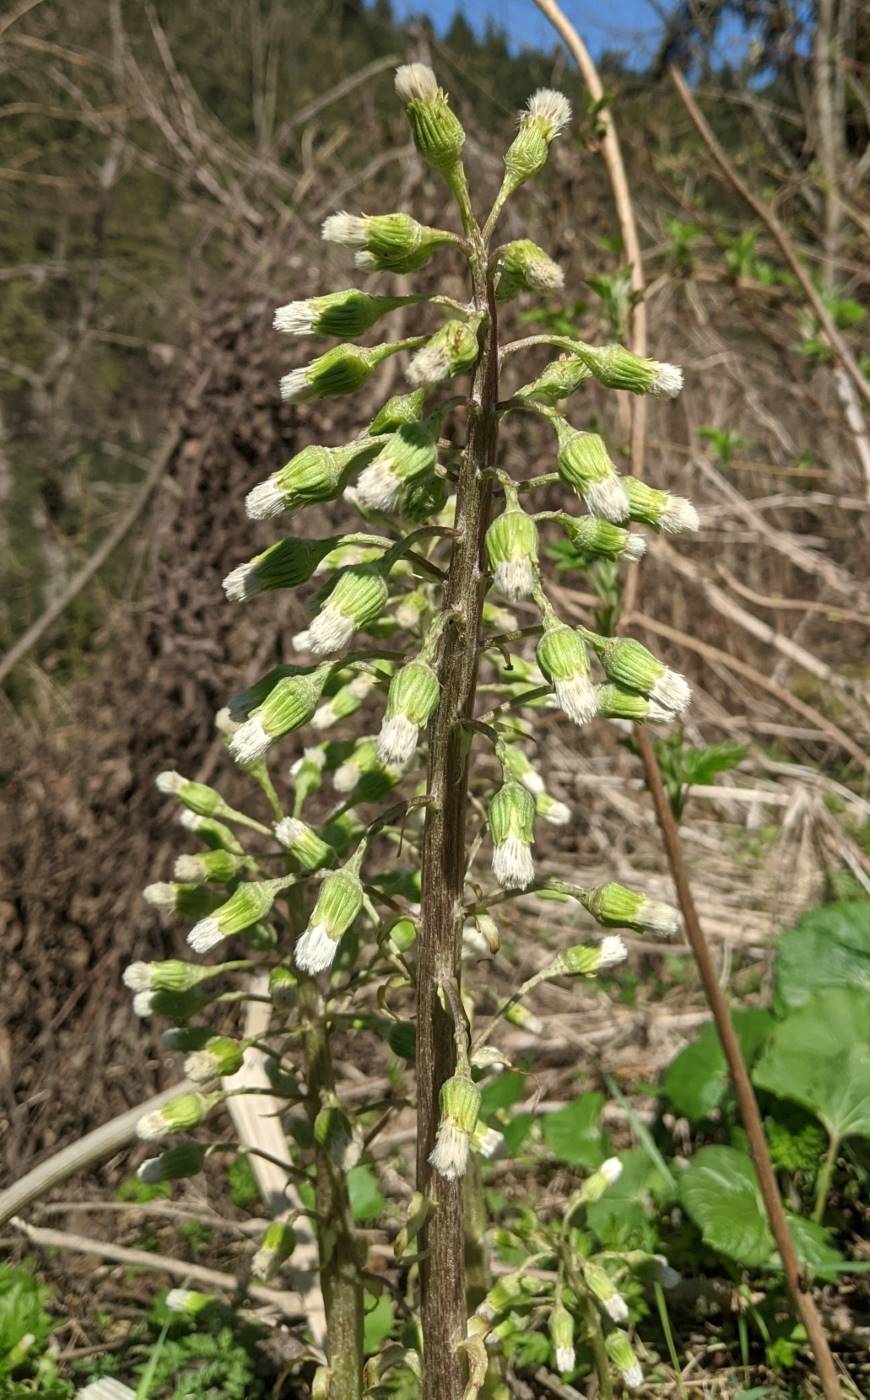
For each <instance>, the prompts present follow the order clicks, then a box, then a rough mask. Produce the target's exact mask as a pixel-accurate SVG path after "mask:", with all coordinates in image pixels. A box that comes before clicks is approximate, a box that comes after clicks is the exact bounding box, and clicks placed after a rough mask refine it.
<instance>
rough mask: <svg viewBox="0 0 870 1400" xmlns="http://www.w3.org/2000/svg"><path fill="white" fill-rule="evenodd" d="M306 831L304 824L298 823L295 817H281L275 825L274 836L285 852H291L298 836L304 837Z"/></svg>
mask: <svg viewBox="0 0 870 1400" xmlns="http://www.w3.org/2000/svg"><path fill="white" fill-rule="evenodd" d="M307 830H308V828H307V826H306V825H305V823H304V822H301V821H299V819H298V818H297V817H282V818H281V820H280V821H279V822H276V823H275V836H276V837H277V839H278V840H279V841H280V843H281V845H282V846H283V847H284V849H285V850H286V851H291V850H292V849H293V847H294V846H295V844H296V842H297V841H298V840H299V838H300V836H304V835H305V833H306V831H307Z"/></svg>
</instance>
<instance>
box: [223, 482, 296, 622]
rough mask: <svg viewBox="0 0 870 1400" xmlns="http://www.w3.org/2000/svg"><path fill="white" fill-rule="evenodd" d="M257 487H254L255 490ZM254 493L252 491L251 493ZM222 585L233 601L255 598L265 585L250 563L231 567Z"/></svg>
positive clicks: (243, 601) (240, 601)
mask: <svg viewBox="0 0 870 1400" xmlns="http://www.w3.org/2000/svg"><path fill="white" fill-rule="evenodd" d="M257 489H258V488H257V487H255V488H254V490H257ZM253 494H254V492H253V491H252V492H251V495H253ZM282 500H283V497H282ZM222 586H223V590H224V593H225V594H226V595H227V597H228V598H229V600H230V602H231V603H245V602H247V600H248V599H249V598H255V597H256V595H257V594H258V593H261V592H262V591H263V585H262V583H261V582H260V579H259V578H258V577H257V573H256V570H254V569H252V568H251V565H250V564H239V565H238V566H237V567H236V568H235V569H231V570H230V572H229V573H228V574H227V576H226V578H225V579H224V581H223V585H222Z"/></svg>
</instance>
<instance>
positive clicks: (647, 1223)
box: [586, 1147, 672, 1253]
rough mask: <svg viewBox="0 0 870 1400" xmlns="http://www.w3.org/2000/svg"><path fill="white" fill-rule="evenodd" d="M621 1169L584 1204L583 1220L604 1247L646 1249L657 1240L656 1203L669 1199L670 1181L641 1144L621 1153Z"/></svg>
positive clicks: (652, 1246) (649, 1249)
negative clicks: (601, 1189)
mask: <svg viewBox="0 0 870 1400" xmlns="http://www.w3.org/2000/svg"><path fill="white" fill-rule="evenodd" d="M619 1160H620V1162H621V1163H622V1172H621V1174H620V1176H619V1179H618V1180H617V1181H614V1183H613V1185H612V1186H608V1188H607V1190H606V1191H605V1192H604V1195H603V1196H600V1197H599V1199H598V1200H597V1201H592V1202H591V1204H589V1205H588V1206H587V1207H586V1221H587V1224H588V1225H589V1228H590V1230H592V1231H593V1233H594V1234H595V1235H596V1236H597V1237H598V1240H599V1241H600V1243H601V1244H602V1245H603V1246H604V1248H605V1249H616V1250H621V1249H645V1250H647V1252H649V1253H652V1252H653V1251H654V1249H655V1242H656V1224H655V1219H654V1211H655V1205H656V1203H659V1202H663V1201H666V1200H668V1198H669V1197H670V1195H671V1190H672V1188H671V1184H670V1182H669V1181H668V1180H667V1178H666V1177H664V1176H662V1174H661V1172H660V1171H659V1169H658V1167H656V1165H655V1163H654V1162H651V1161H650V1159H649V1156H648V1154H647V1152H646V1151H645V1150H644V1148H642V1147H632V1148H630V1149H629V1151H628V1152H622V1153H620V1156H619Z"/></svg>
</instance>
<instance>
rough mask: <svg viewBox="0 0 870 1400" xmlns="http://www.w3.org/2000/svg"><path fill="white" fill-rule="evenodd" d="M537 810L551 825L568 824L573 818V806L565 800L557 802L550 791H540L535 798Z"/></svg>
mask: <svg viewBox="0 0 870 1400" xmlns="http://www.w3.org/2000/svg"><path fill="white" fill-rule="evenodd" d="M535 811H536V812H537V814H538V816H539V817H543V819H544V821H545V822H549V823H550V825H551V826H567V825H568V823H569V822H570V820H571V816H572V812H571V808H570V807H569V806H568V805H567V803H565V802H557V801H556V799H555V797H551V796H550V794H549V793H548V792H540V793H538V796H537V797H536V798H535Z"/></svg>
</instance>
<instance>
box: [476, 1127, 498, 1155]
mask: <svg viewBox="0 0 870 1400" xmlns="http://www.w3.org/2000/svg"><path fill="white" fill-rule="evenodd" d="M474 1145H475V1148H476V1149H477V1151H478V1152H479V1153H480V1155H481V1157H487V1158H489V1157H497V1156H500V1155H501V1153H502V1152H503V1151H504V1146H505V1140H504V1134H503V1133H500V1132H498V1131H497V1130H496V1129H495V1128H484V1129H483V1131H482V1132H481V1133H479V1134H478V1135H477V1136H476V1138H475V1144H474Z"/></svg>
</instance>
